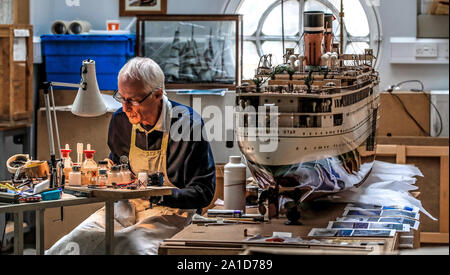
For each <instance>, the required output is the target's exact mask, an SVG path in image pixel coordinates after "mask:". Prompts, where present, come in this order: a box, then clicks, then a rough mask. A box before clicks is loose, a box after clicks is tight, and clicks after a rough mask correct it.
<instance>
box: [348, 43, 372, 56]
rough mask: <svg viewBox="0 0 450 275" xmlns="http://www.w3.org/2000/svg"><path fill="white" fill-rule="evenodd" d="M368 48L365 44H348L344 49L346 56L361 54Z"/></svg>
mask: <svg viewBox="0 0 450 275" xmlns="http://www.w3.org/2000/svg"><path fill="white" fill-rule="evenodd" d="M368 48H370V46H369V44H368V43H366V42H350V43H348V44H347V47H346V49H345V53H346V54H363V53H364V50H365V49H368Z"/></svg>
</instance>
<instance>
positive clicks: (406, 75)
mask: <svg viewBox="0 0 450 275" xmlns="http://www.w3.org/2000/svg"><path fill="white" fill-rule="evenodd" d="M380 2H381V6H380V16H381V21H382V24H383V42H382V43H383V56H382V58H381V63H380V67H379V71H380V76H381V85H380V89H384V88H386V87H387V86H389V85H393V84H396V83H399V82H401V81H403V80H410V79H419V80H421V81H422V82H424V84H425V89H426V90H448V85H449V81H448V74H449V70H448V68H449V65H448V64H447V65H423V64H420V65H419V64H417V65H416V64H408V65H400V64H398V65H397V64H390V63H389V57H390V55H391V49H390V43H389V41H390V39H391V37H416V33H417V1H416V0H381V1H380Z"/></svg>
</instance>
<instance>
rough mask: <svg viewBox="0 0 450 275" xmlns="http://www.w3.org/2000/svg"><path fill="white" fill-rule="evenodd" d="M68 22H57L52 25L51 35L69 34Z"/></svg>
mask: <svg viewBox="0 0 450 275" xmlns="http://www.w3.org/2000/svg"><path fill="white" fill-rule="evenodd" d="M69 25H70V22H69V21H64V20H57V21H55V22H53V24H52V33H53V34H67V33H68V32H69Z"/></svg>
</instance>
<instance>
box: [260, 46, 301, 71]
mask: <svg viewBox="0 0 450 275" xmlns="http://www.w3.org/2000/svg"><path fill="white" fill-rule="evenodd" d="M285 48H295V52H296V53H298V47H297V43H295V42H285ZM262 49H263V52H264V54H272V65H274V66H276V65H280V64H283V63H284V60H283V55H284V54H283V43H282V42H278V41H267V42H264V44H262Z"/></svg>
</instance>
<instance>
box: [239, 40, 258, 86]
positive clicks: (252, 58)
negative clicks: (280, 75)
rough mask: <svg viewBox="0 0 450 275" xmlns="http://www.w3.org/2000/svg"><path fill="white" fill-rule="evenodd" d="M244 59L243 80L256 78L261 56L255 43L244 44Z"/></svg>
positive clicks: (247, 42)
mask: <svg viewBox="0 0 450 275" xmlns="http://www.w3.org/2000/svg"><path fill="white" fill-rule="evenodd" d="M244 57H245V58H244V68H243V72H242V73H243V74H244V76H243V78H244V79H252V78H253V77H254V76H255V73H256V69H257V68H258V63H259V55H258V51H257V50H256V45H255V43H253V42H249V41H246V42H244Z"/></svg>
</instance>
